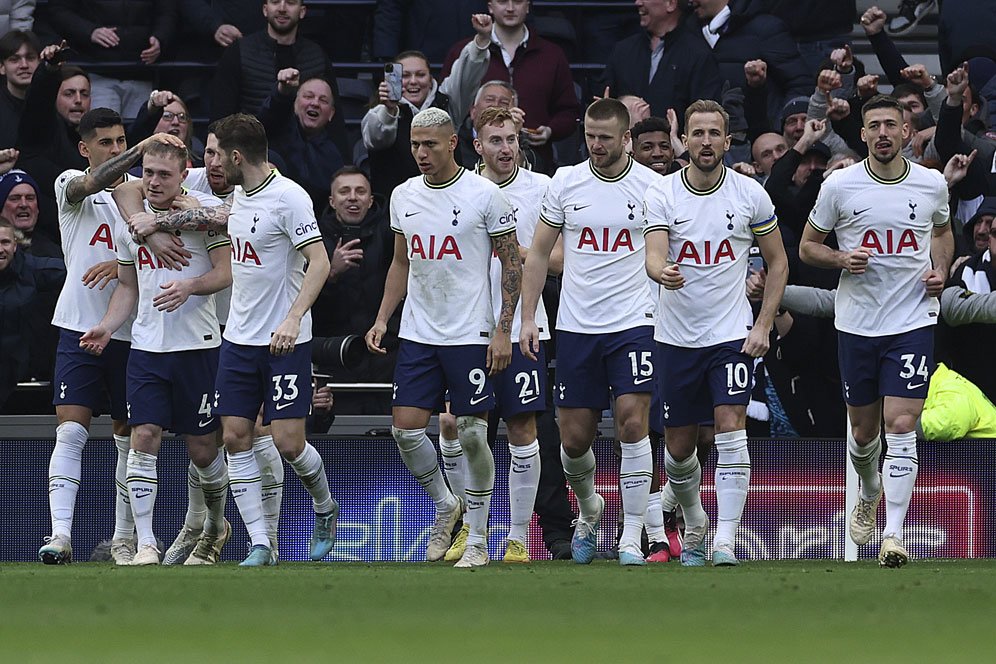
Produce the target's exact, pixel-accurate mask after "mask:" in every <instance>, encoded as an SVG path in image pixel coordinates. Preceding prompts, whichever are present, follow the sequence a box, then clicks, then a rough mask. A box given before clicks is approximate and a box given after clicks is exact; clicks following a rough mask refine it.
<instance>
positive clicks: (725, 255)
mask: <svg viewBox="0 0 996 664" xmlns="http://www.w3.org/2000/svg"><path fill="white" fill-rule="evenodd" d="M722 260H727V261H731V262H732V261H735V260H736V256H735V255H734V254H733V246H732V245H730V241H729V240H723V241H722V242H720V243H719V246H718V247H716V253H713V252H712V241H711V240H706V241H705V242H704V243H703V246H702V251H699V249H698V248H697V247H696V246H695V244H694V243H692V242H689V241H688V240H685V242H684V244H682V245H681V250H680V251H678V258H677V260H676V261H675V262H676V263H695V264H696V265H716V264H717V263H719V262H720V261H722Z"/></svg>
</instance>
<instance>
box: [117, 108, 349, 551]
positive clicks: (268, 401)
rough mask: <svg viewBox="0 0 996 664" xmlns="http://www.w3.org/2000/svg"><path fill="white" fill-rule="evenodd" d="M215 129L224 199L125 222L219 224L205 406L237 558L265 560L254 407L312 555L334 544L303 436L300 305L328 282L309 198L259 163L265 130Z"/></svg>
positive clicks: (251, 121)
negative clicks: (225, 472)
mask: <svg viewBox="0 0 996 664" xmlns="http://www.w3.org/2000/svg"><path fill="white" fill-rule="evenodd" d="M214 128H215V132H214V133H215V136H216V138H217V141H218V145H217V152H216V153H215V154H214V155H213V156H212V159H211V161H210V162H208V163H207V164H206V165H207V167H208V168H209V169H210V168H212V167H213V166H214V165H216V164H217V165H220V166H221V167H222V168H223V169H224V172H225V177H226V178H227V180H228V181H229V182H231V183H234V184H236V185H237V186H236V189H235V194H234V197H233V201H232V204H231V206H228V205H221V206H218V207H214V208H194V209H190V210H183V211H179V212H171V213H166V214H163V213H160V214H159V215H156V216H155V217H149V216H147V215H134V216H132V217H131V218H130V219H129V225H130V226H131V227H132V229H133V230H134V231H136V232H139V233H140V234H146V233H148V232H149V231H151V230H153V229H156V228H158V229H159V230H176V229H188V230H197V229H200V230H204V229H208V228H213V229H215V230H221V229H225V228H227V232H228V235H229V237H230V238H231V240H232V306H231V311H230V313H229V318H228V324H227V326H226V327H225V332H224V334H223V341H222V347H221V357H220V360H219V368H218V379H217V383H216V387H215V390H216V393H217V395H216V396H217V400H216V403H215V411H216V412H217V413H218V414H219V415H221V416H222V421H221V424H222V429H223V435H224V438H225V447H226V449H227V450H228V459H229V476H230V478H231V486H232V495H233V496H234V497H235V502H236V504H237V505H238V508H239V512H240V514H241V515H242V520H243V521H244V522H245V524H246V528H247V530H248V531H249V536H250V540H251V542H252V549H251V550H250V552H249V555H248V556H247V557H246V559H245V560H244V561H243V562H242V565H243V566H247V567H256V566H262V565H271V564H273V563H274V562H275V559H274V558H273V552H272V549H271V542H270V539H269V536H268V533H267V528H266V522H265V519H264V518H263V511H262V510H263V505H262V495H261V486H260V469H259V465H258V463H257V461H256V459H255V457H254V456H253V452H252V438H253V436H252V434H253V423H254V422H255V420H256V416H257V414H258V412H259V408H260V405H262V406H263V423H264V424H271V426H272V430H273V439H274V442H275V444H276V446H277V449H278V450H280V453H281V454H282V455H283V457H284V459H286V460H287V462H288V463H290V465H291V467H292V468H293V469H294V472H295V473H297V475H298V476H299V477H300V478H301V480H302V482H303V483H304V485H305V488H307V490H308V493H310V494H311V497H312V500H313V504H314V508H315V515H316V517H315V529H314V531H313V534H312V538H311V547H310V557H311V559H312V560H321V559H322V558H324V557H325V556H326V555H328V553H329V552H330V551H331V550H332V547H333V546H334V544H335V526H336V520H337V518H338V514H339V505H338V503H336V502H335V500H333V498H332V496H331V493H330V492H329V485H328V478H327V477H326V475H325V465H324V463H323V462H322V458H321V456H320V455H319V454H318V451H317V450H315V448H314V447H312V446H311V444H310V443H308V442H307V440H306V438H305V417H306V416H307V414H308V411H309V409H310V404H311V314H310V309H311V305H312V304H313V303H314V301H315V298H316V297H317V296H318V292H319V291H320V290H321V287H322V285H323V284H324V283H325V279H326V278H327V277H328V272H329V259H328V254H327V253H326V251H325V247H324V245H323V244H322V242H321V239H322V238H321V234H320V233H319V231H318V223H317V222H316V221H315V214H314V210H313V209H312V205H311V201H310V199H309V198H308V195H307V194H306V193H305V192H304V190H303V189H301V187H299V186H298V185H297V184H295V183H294V182H292V181H291V180H289V179H287V178H285V177H283V176H281V175H279V174H278V173H277V172H276V171H274V170H272V169H271V168H270V167H269V165H268V164H267V162H266V154H267V141H266V134H265V132H264V131H263V127H262V125H261V124H260V123H259V121H258V120H257V119H256V118H254V117H252V116H249V115H245V114H236V115H232V116H229V117H227V118H223V119H222V120H221V121H219V122H218V123H216V124H215V125H214ZM226 224H227V226H226ZM306 265H307V269H305V268H306Z"/></svg>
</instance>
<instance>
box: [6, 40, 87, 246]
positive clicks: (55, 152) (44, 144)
mask: <svg viewBox="0 0 996 664" xmlns="http://www.w3.org/2000/svg"><path fill="white" fill-rule="evenodd" d="M39 57H40V58H41V61H42V62H43V63H44V64H43V65H41V66H39V67H38V69H36V70H35V75H34V78H32V79H31V87H30V88H28V96H27V97H26V98H25V100H24V115H23V116H22V117H21V123H20V125H19V126H18V130H17V148H18V149H19V150H20V152H21V156H20V159H18V164H19V165H20V167H21V168H22V169H23V170H25V171H27V172H28V173H31V175H32V177H34V179H35V181H36V182H38V188H39V190H40V191H41V195H42V199H41V202H40V206H39V207H40V219H39V222H38V232H42V233H45V234H46V235H48V236H49V237H50V238H52V239H53V240H55V241H57V242H58V241H59V239H60V235H59V225H58V215H57V214H56V209H57V208H56V203H55V189H54V186H55V179H56V178H57V177H58V176H59V174H60V173H62V172H63V171H64V170H66V169H67V168H79V169H80V170H83V169H84V168H86V167H87V160H86V159H85V158H84V157H83V156H82V155H80V148H79V143H80V136H79V133H78V132H77V131H76V128H77V127H78V126H79V123H80V118H82V117H83V114H84V113H86V112H87V111H89V110H90V79H89V77H88V76H87V73H86V72H84V71H83V70H82V69H80V68H79V67H75V66H72V65H64V64H63V60H64V59H65V57H66V46H65V42H63V44H61V45H54V44H53V45H51V46H46V47H45V48H44V49H42V52H41V53H40V54H39Z"/></svg>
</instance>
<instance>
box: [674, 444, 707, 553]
mask: <svg viewBox="0 0 996 664" xmlns="http://www.w3.org/2000/svg"><path fill="white" fill-rule="evenodd" d="M664 470H665V471H666V472H667V477H668V484H670V486H671V490H672V491H673V492H674V497H675V498H676V499H677V501H678V504H679V505H681V511H682V514H683V515H684V517H685V524H686V526H693V527H694V526H700V525H702V524H704V523H705V520H706V513H705V510H704V509H703V508H702V495H701V493H700V489H701V485H702V466H700V465H699V459H698V457H697V456H695V452H694V450H693V451H692V453H691V454H690V455H689V456H688V458H687V459H682V460H681V461H678V460H677V459H675V458H674V457H673V456H671V452H670V450H667V449H665V450H664ZM686 530H687V528H686ZM695 544H696V545H697V544H698V542H695Z"/></svg>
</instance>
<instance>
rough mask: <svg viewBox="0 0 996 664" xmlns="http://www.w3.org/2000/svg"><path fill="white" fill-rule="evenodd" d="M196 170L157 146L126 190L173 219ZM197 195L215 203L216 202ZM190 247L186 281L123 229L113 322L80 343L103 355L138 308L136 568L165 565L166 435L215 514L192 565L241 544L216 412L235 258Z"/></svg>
mask: <svg viewBox="0 0 996 664" xmlns="http://www.w3.org/2000/svg"><path fill="white" fill-rule="evenodd" d="M186 163H187V150H186V148H177V147H173V146H167V145H153V146H151V147H150V148H149V149H148V150H146V152H145V155H144V157H143V160H142V180H141V181H140V182H128V183H126V184H123V185H121V186H122V187H127V188H131V189H134V190H136V191H137V192H139V194H140V195H142V192H144V195H145V198H146V202H147V206H148V209H149V210H150V211H160V210H168V209H169V208H170V207H171V206H172V205H173V203H174V201H175V199H176V198H177V196H179V195H180V194H181V192H182V188H181V184H180V183H181V182H182V181H183V176H184V175H185V174H186V169H185V164H186ZM193 196H194V197H195V198H197V199H198V200H199V201H200V202H201V203H203V204H210V203H211V202H212V201H211V197H210V196H208V195H207V194H202V193H200V192H197V193H195V194H193ZM183 241H184V248H185V249H186V250H187V252H188V253H189V254H190V258H189V259H188V265H186V266H185V267H184V268H183V269H182V270H180V271H179V273H177V272H176V271H172V270H169V269H168V268H167V267H166V266H165V264H164V263H162V262H161V261H159V260H157V259H156V258H155V256H154V255H153V254H152V252H151V251H150V250H149V248H148V247H147V246H145V245H140V244H136V243H135V241H134V240H133V239H132V237H131V232H130V231H129V230H128V226H127V224H125V223H119V224H118V228H117V248H118V249H117V253H118V263H119V268H118V287H117V289H115V291H114V295H113V296H112V297H111V301H110V304H109V305H108V309H107V312H106V314H105V315H104V317H103V319H102V320H101V321H100V322H99V323H98V324H97V325H96V326H94V327H93V328H91V329H90V330H89V331H88V332H87V333H86V334H84V335H83V337H82V338H81V339H80V344H81V347H82V348H83V349H84V350H86V351H88V352H91V353H93V354H94V355H100V354H101V352H103V350H104V348H105V347H106V345H107V343H108V342H109V341H110V339H111V334H112V333H113V332H114V331H116V330H117V329H118V328H119V327H120V326H121V325H123V324H124V322H125V320H126V319H127V318H128V317H129V315H130V314H131V312H132V310H133V309H134V308H135V305H136V303H137V304H138V315H137V316H136V317H135V322H134V325H133V327H132V346H131V354H130V357H129V360H128V380H127V390H128V423H129V424H130V425H131V427H132V433H131V451H130V453H129V455H128V479H127V485H128V493H129V496H130V498H131V505H132V513H133V515H134V517H135V526H136V528H137V530H138V552H137V553H136V554H135V558H134V560H133V561H132V564H133V565H158V564H159V550H158V548H157V546H156V538H155V534H154V533H153V531H152V513H153V509H154V506H155V501H156V495H157V493H158V480H157V471H156V462H157V457H158V454H159V448H160V445H161V443H162V432H163V429H164V428H168V429H170V430H171V431H173V432H174V433H178V434H181V435H183V436H184V438H185V439H186V443H187V450H188V452H189V454H190V459H191V462H192V463H193V464H194V465H195V467H196V468H197V471H196V472H197V473H198V480H199V481H198V484H199V485H200V486H201V487H202V491H203V493H204V494H205V497H206V505H207V508H208V514H207V520H206V523H205V524H204V526H203V532H202V535H201V537H200V542H199V543H198V545H197V547H196V549H195V550H194V552H193V554H192V555H191V556H190V557H189V558H188V559H187V564H191V565H193V564H206V565H210V564H214V563H215V562H217V560H218V555H219V554H220V552H221V548H222V547H223V546H224V545H225V543H226V542H227V541H228V538H229V536H230V535H231V526H229V525H228V522H227V521H226V520H225V517H224V514H225V495H226V493H227V490H228V471H227V469H226V467H225V459H224V456H223V455H221V454H219V453H218V447H217V446H216V444H215V439H216V435H215V432H216V431H217V429H218V427H219V424H218V422H217V419H216V418H215V416H214V415H213V413H212V405H213V403H214V379H215V375H216V374H217V370H218V347H219V346H220V345H221V330H220V329H219V327H218V318H217V315H216V312H215V303H214V295H213V294H214V293H216V292H217V291H219V290H221V289H223V288H226V287H227V286H228V285H229V284H230V283H231V280H232V273H231V271H232V268H231V260H230V258H229V255H230V252H231V249H230V243H229V241H228V238H227V237H225V236H224V235H223V234H219V233H216V232H214V231H188V232H186V233H184V234H183Z"/></svg>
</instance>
